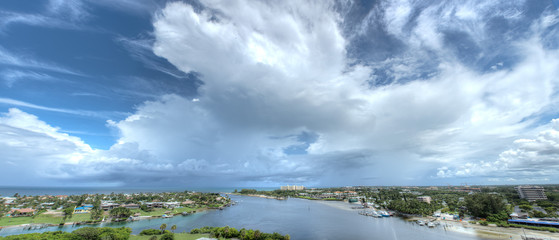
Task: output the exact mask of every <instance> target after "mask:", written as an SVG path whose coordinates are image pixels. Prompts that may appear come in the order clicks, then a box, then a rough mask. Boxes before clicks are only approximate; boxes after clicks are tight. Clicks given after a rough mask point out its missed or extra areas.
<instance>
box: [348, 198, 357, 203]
mask: <svg viewBox="0 0 559 240" xmlns="http://www.w3.org/2000/svg"><path fill="white" fill-rule="evenodd" d="M348 201H349V202H350V203H354V202H359V199H357V198H350V199H349V200H348Z"/></svg>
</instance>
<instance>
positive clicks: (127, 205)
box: [121, 203, 140, 209]
mask: <svg viewBox="0 0 559 240" xmlns="http://www.w3.org/2000/svg"><path fill="white" fill-rule="evenodd" d="M121 207H124V208H128V209H138V208H140V205H139V204H133V203H131V204H125V205H122V206H121Z"/></svg>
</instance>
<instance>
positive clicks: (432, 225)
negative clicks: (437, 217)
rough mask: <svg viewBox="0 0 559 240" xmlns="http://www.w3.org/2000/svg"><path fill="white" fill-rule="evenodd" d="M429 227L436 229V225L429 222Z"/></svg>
mask: <svg viewBox="0 0 559 240" xmlns="http://www.w3.org/2000/svg"><path fill="white" fill-rule="evenodd" d="M427 227H430V228H434V227H435V224H434V223H432V222H428V223H427Z"/></svg>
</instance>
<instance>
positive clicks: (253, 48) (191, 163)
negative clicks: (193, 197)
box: [52, 0, 559, 185]
mask: <svg viewBox="0 0 559 240" xmlns="http://www.w3.org/2000/svg"><path fill="white" fill-rule="evenodd" d="M483 4H485V5H484V6H480V5H477V4H471V3H469V2H467V3H449V2H443V3H433V4H427V3H423V2H408V1H387V2H381V3H379V4H378V5H375V6H374V7H371V8H370V9H365V11H363V7H362V6H359V5H358V4H357V3H351V4H347V5H343V4H342V5H340V4H338V3H332V2H326V1H306V2H301V1H281V2H279V1H271V2H262V1H211V0H207V1H201V2H200V5H199V6H196V7H193V6H191V5H189V4H187V3H184V2H170V3H168V4H167V5H166V6H165V7H164V8H163V9H161V10H160V11H158V12H157V13H156V14H155V15H154V18H153V26H154V32H153V36H154V38H155V39H154V41H153V46H152V50H153V52H154V53H155V54H156V55H158V56H160V57H162V58H165V59H167V60H168V61H169V62H170V63H171V64H173V65H174V66H176V68H177V69H179V70H181V71H183V72H185V73H195V74H198V75H199V76H200V79H201V80H202V81H203V82H204V83H203V85H201V86H200V87H199V89H198V94H197V95H196V96H194V97H185V96H178V95H165V96H161V97H160V98H158V99H156V100H154V101H148V102H145V103H143V104H140V105H139V106H138V107H137V109H136V110H135V112H134V113H133V114H131V115H130V116H129V117H127V118H126V119H124V120H121V121H109V122H108V125H109V126H110V127H111V128H114V129H115V130H116V131H118V133H119V139H118V143H116V144H115V145H114V146H113V147H111V149H109V150H106V151H100V150H96V151H93V152H91V153H84V154H83V158H82V159H81V160H80V161H79V164H75V163H67V162H66V163H64V164H59V165H57V167H56V168H54V169H55V170H53V174H52V175H53V176H59V177H60V179H73V178H78V179H82V180H84V179H88V180H92V181H93V180H100V179H101V180H103V181H107V182H121V183H124V184H146V183H154V182H155V183H159V184H173V183H174V184H208V185H212V184H213V185H224V184H225V183H230V182H231V183H232V185H235V184H249V185H274V184H278V183H291V184H292V183H297V184H301V183H304V184H316V185H340V184H341V185H346V184H356V185H357V184H370V185H378V184H418V183H419V184H421V183H423V184H429V183H432V182H436V181H438V180H440V178H459V177H474V178H475V177H479V176H482V175H484V174H485V175H489V172H483V173H480V171H481V170H482V169H483V171H489V169H494V171H498V170H502V169H505V170H507V169H508V168H511V169H512V170H514V171H512V170H511V171H508V170H507V171H505V173H506V174H504V175H503V176H502V177H506V178H511V176H512V175H514V174H516V173H518V172H521V173H522V174H524V173H526V174H527V173H528V172H530V171H531V170H533V169H534V168H537V169H539V168H540V167H542V166H544V165H546V164H547V166H554V167H555V165H549V164H553V163H554V161H556V160H555V158H554V155H553V154H554V153H553V151H555V150H554V149H553V146H554V145H553V144H555V143H553V144H551V140H549V139H553V136H554V135H553V134H548V135H549V136H547V135H545V134H544V135H545V136H544V135H541V138H542V140H537V139H535V140H522V141H516V142H515V144H517V145H518V147H517V148H516V150H511V152H509V151H506V152H503V150H504V149H506V147H504V146H508V145H509V144H510V143H511V142H513V141H514V139H518V138H519V136H527V135H530V134H533V133H534V131H536V132H537V131H538V130H539V128H538V126H539V125H540V121H541V120H540V119H541V118H542V117H544V116H548V115H553V114H556V113H557V112H556V111H555V110H554V108H552V107H551V106H554V104H556V103H557V97H556V96H557V94H556V89H557V83H558V79H557V78H556V76H559V72H558V71H559V53H558V52H557V49H555V48H553V46H552V45H549V42H548V40H547V39H550V38H549V34H553V33H554V31H553V30H554V29H556V28H557V21H556V19H557V15H556V13H553V12H549V11H547V10H546V8H545V6H544V7H541V8H539V10H538V9H537V7H534V8H535V9H536V10H535V11H539V14H532V13H528V12H526V11H523V10H522V9H523V8H525V7H526V6H525V5H524V3H523V2H516V1H515V2H509V1H504V2H491V3H486V2H483ZM353 8H361V10H359V11H358V10H355V9H353ZM518 9H520V10H518ZM360 11H361V12H360ZM530 14H532V15H530ZM352 16H353V18H352ZM355 16H361V17H360V18H359V17H355ZM354 18H355V19H354ZM356 22H358V23H360V24H359V25H358V26H359V28H358V29H356V28H355V27H353V26H354V23H356ZM350 25H351V26H350ZM509 25H517V26H518V28H516V29H509V28H507V26H509ZM497 30H500V31H503V32H500V33H499V34H494V32H495V31H497ZM373 35H375V36H377V35H380V36H381V37H378V36H377V38H375V41H377V40H378V41H379V42H382V41H384V43H383V44H389V45H387V46H389V47H386V48H382V49H383V53H382V54H376V52H375V48H374V47H375V46H376V47H379V48H380V47H382V46H384V45H382V44H380V43H379V42H368V41H369V40H368V38H369V37H370V36H373ZM554 36H556V35H554ZM387 39H388V40H394V44H392V43H391V42H390V41H387ZM150 43H151V42H150ZM369 43H370V45H371V46H373V48H371V47H370V46H366V45H369ZM126 44H129V43H126ZM378 44H380V45H378ZM390 44H392V45H390ZM142 46H145V44H144V45H142ZM386 49H389V50H388V51H385V50H386ZM359 50H362V51H365V52H367V53H369V54H371V56H365V55H363V54H360V53H358V51H359ZM554 131H555V130H554ZM554 134H555V133H554ZM308 135H312V136H313V137H308ZM539 138H540V137H539ZM539 138H538V139H539ZM546 144H547V145H546ZM294 149H295V150H294ZM535 149H537V151H536V150H535ZM548 152H549V153H548ZM536 153H537V154H536ZM544 153H548V154H547V155H546V156H547V157H546V158H541V159H540V158H538V161H541V162H539V163H541V164H539V165H538V164H533V165H528V164H518V163H517V162H522V161H520V160H518V159H527V158H530V157H531V159H535V157H534V156H535V155H534V154H536V155H537V156H541V155H542V154H544ZM552 153H553V154H552ZM499 154H500V155H499ZM495 159H498V161H495ZM511 166H512V167H511ZM83 169H86V170H83ZM546 171H547V172H546ZM549 171H553V170H549V168H548V169H545V170H539V171H538V172H536V173H537V174H533V175H534V176H531V179H542V175H544V174H547V175H548V176H550V177H549V178H553V177H551V176H552V175H551V172H549ZM532 172H533V171H532ZM62 173H65V174H62ZM435 176H438V177H439V178H435ZM497 177H500V176H497ZM494 180H495V179H494ZM456 181H458V180H456Z"/></svg>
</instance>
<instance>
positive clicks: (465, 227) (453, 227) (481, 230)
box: [404, 217, 559, 240]
mask: <svg viewBox="0 0 559 240" xmlns="http://www.w3.org/2000/svg"><path fill="white" fill-rule="evenodd" d="M404 220H406V221H410V222H414V221H417V220H422V221H428V222H438V223H439V224H440V225H439V226H438V227H443V228H445V230H448V231H453V232H458V233H462V234H468V235H475V236H477V237H482V238H488V239H512V240H522V236H524V235H526V236H527V237H535V238H538V239H559V233H552V232H547V231H537V230H531V229H523V228H504V227H497V226H496V225H494V224H490V225H489V226H482V225H479V224H471V223H469V222H467V221H462V222H460V221H456V220H442V219H439V218H434V217H412V218H407V219H404ZM491 225H493V226H491Z"/></svg>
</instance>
